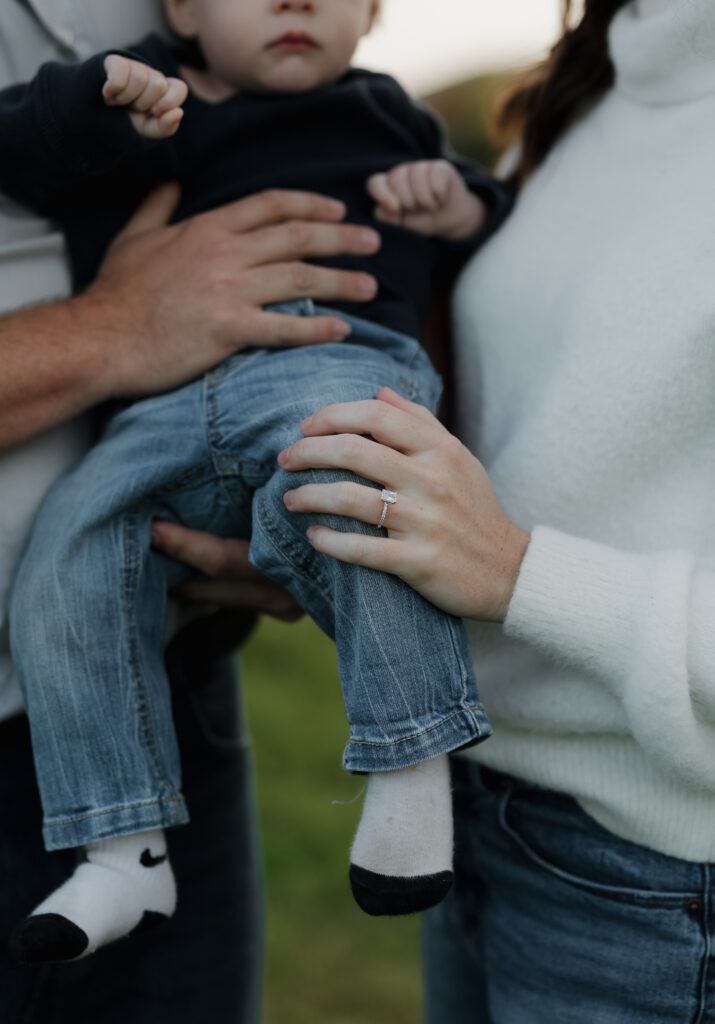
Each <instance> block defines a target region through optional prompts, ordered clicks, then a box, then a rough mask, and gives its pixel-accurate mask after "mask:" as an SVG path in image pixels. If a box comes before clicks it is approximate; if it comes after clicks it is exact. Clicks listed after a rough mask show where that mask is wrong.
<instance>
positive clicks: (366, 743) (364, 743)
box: [348, 704, 484, 747]
mask: <svg viewBox="0 0 715 1024" xmlns="http://www.w3.org/2000/svg"><path fill="white" fill-rule="evenodd" d="M474 711H484V707H483V705H482V704H473V705H472V706H471V707H467V708H460V709H459V711H453V712H452V714H451V715H447V717H446V718H441V719H440V720H439V722H435V723H434V725H428V726H427V727H426V728H424V729H420V731H419V732H414V733H412V735H411V736H404V737H403V738H402V739H400V740H393V741H392V742H391V743H377V742H375V741H374V740H354V739H350V740H349V741H348V742H349V744H350V746H355V747H397V746H399V745H400V744H401V743H409V742H410V741H411V740H416V739H419V737H420V736H425V735H426V734H427V733H429V732H434V730H435V729H441V728H442V726H443V725H446V723H447V722H449V721H451V720H452V719H453V718H456V717H457V716H458V715H464V714H471V713H472V712H474ZM474 725H475V727H476V728H477V730H478V733H479V735H480V736H481V734H482V730H481V728H480V727H479V722H478V721H477V720H475V721H474Z"/></svg>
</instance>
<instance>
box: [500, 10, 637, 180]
mask: <svg viewBox="0 0 715 1024" xmlns="http://www.w3.org/2000/svg"><path fill="white" fill-rule="evenodd" d="M627 2H628V0H585V4H584V12H583V16H582V17H581V19H580V21H578V22H577V23H576V24H572V11H573V6H574V4H573V0H562V4H563V26H564V32H563V35H562V37H561V39H560V40H559V41H558V43H556V45H555V46H554V47H553V49H552V50H551V53H550V54H549V56H548V57H547V59H546V60H545V61H544V62H543V63H542V64H539V65H538V66H537V67H536V68H534V69H533V70H531V71H529V72H527V74H526V75H525V76H523V77H522V78H521V79H520V80H519V81H518V82H517V83H516V85H515V86H514V88H513V89H512V90H511V91H510V92H509V93H508V94H507V95H506V97H505V98H504V100H503V101H502V102H501V104H500V105H499V108H498V110H497V114H496V117H495V119H494V129H495V135H496V140H497V142H499V143H501V144H504V143H508V142H513V141H514V140H516V139H519V140H520V142H521V159H520V162H519V166H518V167H517V169H516V171H515V174H516V177H517V178H518V179H519V180H520V181H523V180H524V179H525V178H527V177H528V176H529V175H530V174H531V173H532V171H534V170H535V169H536V168H537V167H538V166H539V164H540V163H541V162H542V161H543V160H544V158H545V157H546V155H547V153H548V152H549V150H550V149H551V147H552V146H553V145H554V143H555V142H556V141H557V139H559V138H560V137H561V136H562V135H563V133H564V132H565V131H566V129H567V128H568V127H569V125H570V124H571V123H572V122H573V120H574V118H575V117H576V116H577V115H578V113H579V112H580V111H581V110H583V109H584V107H585V106H587V105H588V104H589V103H592V102H594V101H595V100H596V99H598V97H599V96H601V95H602V94H603V93H604V92H605V91H606V90H607V89H608V88H609V87H610V86H611V85H612V83H613V65H612V64H611V59H610V57H609V55H608V26H609V25H610V23H611V20H612V18H613V15H614V14H615V13H616V11H617V10H618V9H619V8H620V7H623V6H624V4H626V3H627Z"/></svg>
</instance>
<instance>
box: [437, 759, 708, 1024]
mask: <svg viewBox="0 0 715 1024" xmlns="http://www.w3.org/2000/svg"><path fill="white" fill-rule="evenodd" d="M452 762H453V785H454V806H455V828H456V832H455V884H454V887H453V889H452V891H451V892H450V894H449V895H448V896H447V898H446V899H445V900H444V902H443V903H441V904H440V905H439V906H438V907H435V908H434V909H432V910H430V911H428V913H427V914H425V916H424V920H423V952H424V965H425V1008H426V1013H425V1019H426V1022H427V1024H576V1022H577V1021H578V1022H584V1024H586V1022H588V1024H626V1022H628V1024H713V1022H715V963H714V962H713V940H714V939H715V910H714V909H713V892H712V881H711V880H712V879H713V877H715V871H714V866H713V865H711V864H697V863H690V862H686V861H682V860H678V859H676V858H673V857H666V856H664V855H662V854H659V853H657V852H655V851H654V850H649V849H646V848H645V847H642V846H638V845H636V844H634V843H631V842H628V841H627V840H624V839H620V838H619V837H618V836H615V835H613V834H612V833H610V832H608V831H607V830H606V829H604V828H602V827H601V826H600V825H599V824H598V823H597V822H595V821H594V820H593V819H592V818H591V817H590V816H589V815H587V814H586V813H585V812H584V811H582V810H581V808H580V807H579V806H578V804H577V803H576V801H575V800H573V799H571V798H570V797H567V796H564V795H561V794H558V793H553V792H549V791H547V790H544V789H540V788H537V787H535V786H530V785H528V784H527V783H525V782H521V781H518V780H515V779H511V778H509V777H508V776H504V775H499V774H496V773H494V772H490V771H488V770H486V769H484V770H482V769H480V768H479V766H478V765H477V764H475V763H473V762H470V761H468V760H467V759H466V758H459V757H457V758H453V759H452Z"/></svg>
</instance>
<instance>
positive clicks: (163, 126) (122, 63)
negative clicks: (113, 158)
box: [102, 53, 189, 139]
mask: <svg viewBox="0 0 715 1024" xmlns="http://www.w3.org/2000/svg"><path fill="white" fill-rule="evenodd" d="M104 70H105V72H106V75H107V79H106V81H105V83H104V86H103V88H102V96H103V97H104V102H105V103H106V104H107V106H110V107H126V108H127V112H128V114H129V117H130V119H131V122H132V124H133V125H134V127H135V129H136V130H137V131H138V132H139V134H140V135H143V136H144V138H146V139H167V138H169V136H171V135H173V134H174V133H175V132H176V130H177V128H178V127H179V123H180V121H181V118H182V117H183V113H184V112H183V110H182V109H181V105H182V103H183V102H184V101H185V99H186V97H187V95H188V92H189V90H188V86H187V85H186V83H185V82H183V81H182V80H181V79H180V78H167V77H166V76H165V75H163V74H162V73H161V71H157V70H156V69H155V68H152V67H150V66H149V65H148V64H144V63H142V62H141V61H138V60H132V59H131V58H129V57H123V56H122V55H121V54H119V53H112V54H110V55H109V56H108V57H107V58H106V60H105V61H104Z"/></svg>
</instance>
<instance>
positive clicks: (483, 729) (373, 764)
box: [343, 705, 492, 773]
mask: <svg viewBox="0 0 715 1024" xmlns="http://www.w3.org/2000/svg"><path fill="white" fill-rule="evenodd" d="M491 734H492V727H491V725H490V724H489V719H488V718H487V716H486V713H485V711H484V708H483V707H481V705H476V706H474V707H471V708H463V709H462V710H460V711H455V712H454V713H453V714H451V715H449V716H448V717H447V718H443V719H442V721H440V722H436V723H435V724H434V725H430V726H428V727H427V728H425V729H422V730H421V731H420V732H418V733H415V734H414V735H412V736H406V737H405V738H404V739H401V740H396V741H394V742H392V743H378V742H372V741H370V740H353V739H350V740H349V741H348V744H347V746H346V747H345V751H344V753H343V768H345V770H346V771H348V772H359V773H362V772H392V771H397V770H399V769H400V768H410V767H412V765H415V764H420V763H421V762H423V761H429V760H430V759H431V758H433V757H439V756H440V755H441V754H451V753H452V752H453V751H455V750H460V749H461V748H463V747H469V746H472V745H473V744H475V743H481V742H482V740H485V739H487V737H489V736H491Z"/></svg>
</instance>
